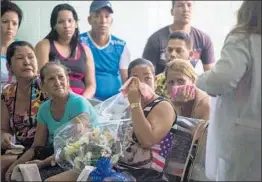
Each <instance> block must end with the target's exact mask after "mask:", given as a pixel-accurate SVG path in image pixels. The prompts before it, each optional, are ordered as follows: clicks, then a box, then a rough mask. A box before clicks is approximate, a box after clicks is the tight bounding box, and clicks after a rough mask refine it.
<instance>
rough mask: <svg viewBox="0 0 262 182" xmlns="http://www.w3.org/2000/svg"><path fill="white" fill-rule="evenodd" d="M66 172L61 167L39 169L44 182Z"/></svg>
mask: <svg viewBox="0 0 262 182" xmlns="http://www.w3.org/2000/svg"><path fill="white" fill-rule="evenodd" d="M65 171H66V170H64V169H63V168H61V167H60V166H58V165H56V166H48V167H45V168H41V169H39V173H40V176H41V179H42V180H46V179H48V178H50V177H52V176H55V175H57V174H60V173H62V172H65Z"/></svg>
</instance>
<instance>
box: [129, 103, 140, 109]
mask: <svg viewBox="0 0 262 182" xmlns="http://www.w3.org/2000/svg"><path fill="white" fill-rule="evenodd" d="M139 106H141V104H140V102H136V103H132V104H130V108H131V110H133V109H135V108H137V107H139Z"/></svg>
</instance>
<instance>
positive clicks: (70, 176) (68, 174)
mask: <svg viewBox="0 0 262 182" xmlns="http://www.w3.org/2000/svg"><path fill="white" fill-rule="evenodd" d="M78 176H79V174H78V173H76V172H74V171H72V170H70V171H64V172H61V173H59V174H56V175H54V176H51V177H49V178H47V179H42V180H45V181H76V180H77V178H78Z"/></svg>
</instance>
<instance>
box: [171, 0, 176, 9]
mask: <svg viewBox="0 0 262 182" xmlns="http://www.w3.org/2000/svg"><path fill="white" fill-rule="evenodd" d="M175 3H176V0H172V8H173V7H174V6H175Z"/></svg>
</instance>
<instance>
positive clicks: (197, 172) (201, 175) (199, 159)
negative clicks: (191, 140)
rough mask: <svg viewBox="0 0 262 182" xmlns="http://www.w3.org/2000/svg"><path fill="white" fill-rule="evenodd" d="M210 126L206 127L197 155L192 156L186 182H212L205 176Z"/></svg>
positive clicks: (200, 139)
mask: <svg viewBox="0 0 262 182" xmlns="http://www.w3.org/2000/svg"><path fill="white" fill-rule="evenodd" d="M207 131H208V126H207V125H206V126H204V128H203V131H201V136H200V138H199V140H198V144H197V146H196V154H195V156H192V159H191V160H192V164H191V165H188V166H187V168H188V171H189V172H188V174H187V175H186V176H185V178H184V181H191V180H194V181H210V180H209V179H208V178H207V177H206V175H205V161H206V143H207Z"/></svg>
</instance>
